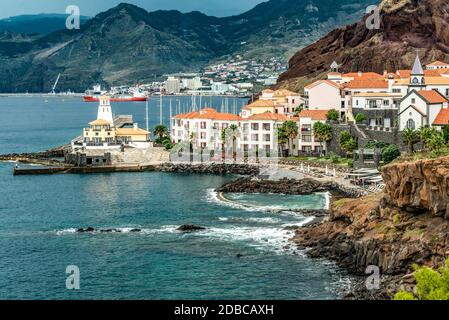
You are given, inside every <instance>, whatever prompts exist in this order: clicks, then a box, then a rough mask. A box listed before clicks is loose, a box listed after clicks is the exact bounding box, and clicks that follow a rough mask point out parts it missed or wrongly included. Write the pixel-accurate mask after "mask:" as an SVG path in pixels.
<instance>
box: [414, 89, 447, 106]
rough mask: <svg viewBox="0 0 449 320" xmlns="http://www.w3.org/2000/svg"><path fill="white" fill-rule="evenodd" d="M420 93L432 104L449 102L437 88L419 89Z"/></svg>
mask: <svg viewBox="0 0 449 320" xmlns="http://www.w3.org/2000/svg"><path fill="white" fill-rule="evenodd" d="M418 94H419V95H420V96H421V97H423V98H424V99H425V100H426V101H427V102H428V103H430V104H433V103H445V102H448V100H447V99H446V98H445V97H443V96H442V95H441V94H440V93H439V92H438V91H436V90H421V91H418Z"/></svg>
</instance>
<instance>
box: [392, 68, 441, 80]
mask: <svg viewBox="0 0 449 320" xmlns="http://www.w3.org/2000/svg"><path fill="white" fill-rule="evenodd" d="M442 72H443V70H424V76H426V77H441V73H442ZM396 74H397V75H398V76H399V77H401V78H410V75H411V74H412V70H398V71H396Z"/></svg>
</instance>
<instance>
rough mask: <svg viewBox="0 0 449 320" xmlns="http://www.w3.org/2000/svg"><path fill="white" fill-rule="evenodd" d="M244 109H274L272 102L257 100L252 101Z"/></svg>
mask: <svg viewBox="0 0 449 320" xmlns="http://www.w3.org/2000/svg"><path fill="white" fill-rule="evenodd" d="M246 107H248V108H259V107H265V108H267V107H269V108H272V107H274V101H272V100H257V101H254V102H253V103H251V104H249V105H247V106H246Z"/></svg>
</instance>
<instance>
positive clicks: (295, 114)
mask: <svg viewBox="0 0 449 320" xmlns="http://www.w3.org/2000/svg"><path fill="white" fill-rule="evenodd" d="M303 110H304V104H303V103H301V105H300V106H299V107H297V108H296V110H295V113H294V116H295V117H297V116H299V114H300V113H301V112H302V111H303Z"/></svg>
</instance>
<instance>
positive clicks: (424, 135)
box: [417, 127, 436, 150]
mask: <svg viewBox="0 0 449 320" xmlns="http://www.w3.org/2000/svg"><path fill="white" fill-rule="evenodd" d="M435 132H436V130H435V128H429V127H421V128H419V130H418V132H417V134H418V136H419V139H420V140H421V142H422V143H423V146H424V149H426V150H427V149H428V148H429V143H430V139H432V137H433V136H434V135H435Z"/></svg>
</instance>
